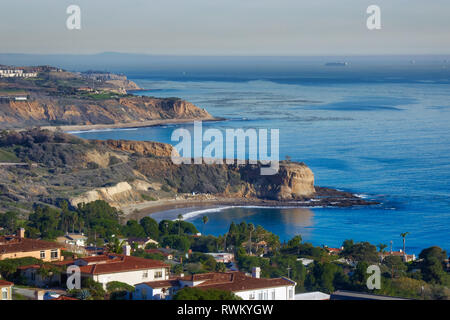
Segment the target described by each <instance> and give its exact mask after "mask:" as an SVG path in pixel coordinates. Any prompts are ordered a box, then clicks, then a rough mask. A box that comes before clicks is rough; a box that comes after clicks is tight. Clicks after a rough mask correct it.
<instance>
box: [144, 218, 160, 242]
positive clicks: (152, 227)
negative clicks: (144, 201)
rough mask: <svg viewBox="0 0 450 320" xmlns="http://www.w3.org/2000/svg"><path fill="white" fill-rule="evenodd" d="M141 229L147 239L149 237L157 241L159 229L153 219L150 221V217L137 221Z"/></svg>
mask: <svg viewBox="0 0 450 320" xmlns="http://www.w3.org/2000/svg"><path fill="white" fill-rule="evenodd" d="M139 223H140V225H141V226H142V228H144V232H145V234H146V235H147V237H150V238H151V239H155V240H156V239H158V237H159V228H158V223H157V222H156V220H155V219H152V218H150V217H144V218H142V219H141V220H140V221H139Z"/></svg>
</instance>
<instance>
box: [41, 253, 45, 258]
mask: <svg viewBox="0 0 450 320" xmlns="http://www.w3.org/2000/svg"><path fill="white" fill-rule="evenodd" d="M41 259H45V251H41Z"/></svg>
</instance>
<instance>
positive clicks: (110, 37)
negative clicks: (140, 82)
mask: <svg viewBox="0 0 450 320" xmlns="http://www.w3.org/2000/svg"><path fill="white" fill-rule="evenodd" d="M70 4H76V5H79V6H80V7H81V27H82V29H81V30H68V29H67V28H66V19H67V17H68V15H67V14H66V8H67V7H68V6H69V5H70ZM372 4H376V5H379V6H380V7H381V22H382V29H381V30H375V31H369V30H368V29H367V28H366V19H367V17H368V15H367V14H366V9H367V7H368V6H369V5H372ZM0 30H1V31H0V53H98V52H104V51H117V52H132V53H150V54H152V53H153V54H174V55H183V54H194V55H196V54H200V55H314V54H319V55H339V54H439V53H442V54H448V53H450V1H449V0H431V1H430V0H370V1H367V0H71V1H66V0H33V1H30V0H2V1H1V4H0Z"/></svg>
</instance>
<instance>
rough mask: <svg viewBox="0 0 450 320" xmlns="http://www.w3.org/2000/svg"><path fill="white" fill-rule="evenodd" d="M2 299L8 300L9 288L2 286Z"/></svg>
mask: <svg viewBox="0 0 450 320" xmlns="http://www.w3.org/2000/svg"><path fill="white" fill-rule="evenodd" d="M2 300H8V288H2Z"/></svg>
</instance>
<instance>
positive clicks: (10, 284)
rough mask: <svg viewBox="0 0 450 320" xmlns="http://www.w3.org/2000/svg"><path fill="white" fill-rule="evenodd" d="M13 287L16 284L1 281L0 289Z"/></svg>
mask: <svg viewBox="0 0 450 320" xmlns="http://www.w3.org/2000/svg"><path fill="white" fill-rule="evenodd" d="M12 285H14V283H12V282H9V281H6V280H1V279H0V287H11V286H12Z"/></svg>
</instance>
